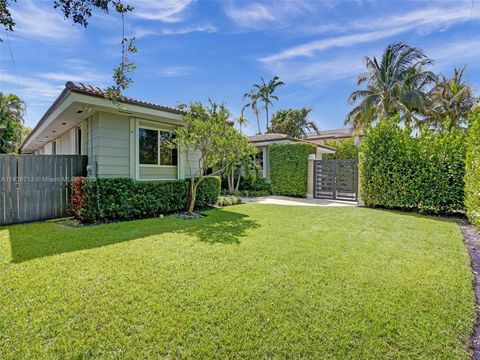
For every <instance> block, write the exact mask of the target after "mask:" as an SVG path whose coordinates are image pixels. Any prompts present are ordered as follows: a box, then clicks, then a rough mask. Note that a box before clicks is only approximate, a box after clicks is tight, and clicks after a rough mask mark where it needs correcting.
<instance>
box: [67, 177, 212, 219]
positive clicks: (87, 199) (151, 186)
mask: <svg viewBox="0 0 480 360" xmlns="http://www.w3.org/2000/svg"><path fill="white" fill-rule="evenodd" d="M77 179H78V178H76V179H75V182H74V186H75V187H76V188H78V180H77ZM83 184H84V185H83V194H84V198H83V199H82V200H79V199H78V195H79V193H80V191H76V193H75V195H76V196H75V197H74V198H72V201H74V200H75V205H76V206H75V207H74V206H72V209H73V208H75V209H77V210H76V211H75V212H74V213H73V215H75V216H76V217H77V218H79V220H81V221H82V222H84V223H93V222H97V221H102V222H103V221H116V220H130V219H141V218H149V217H155V216H158V215H161V214H168V213H171V212H175V211H181V210H183V209H184V208H185V203H186V199H187V194H188V189H189V180H178V181H168V182H145V181H135V180H132V179H129V178H112V179H103V178H85V180H84V181H83ZM197 193H198V195H197V200H196V203H195V206H196V207H197V208H205V207H208V206H211V205H213V204H215V203H216V202H217V198H218V196H219V194H220V179H219V178H218V177H215V176H212V177H205V178H204V179H203V180H202V182H201V183H200V185H199V186H198V189H197ZM79 203H80V204H81V205H82V209H81V210H80V211H79V210H78V204H79Z"/></svg>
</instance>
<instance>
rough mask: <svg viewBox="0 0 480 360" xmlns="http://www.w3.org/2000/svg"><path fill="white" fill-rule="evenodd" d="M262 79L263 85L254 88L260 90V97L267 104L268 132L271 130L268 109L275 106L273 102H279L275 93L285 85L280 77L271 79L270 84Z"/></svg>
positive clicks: (256, 85) (265, 107) (255, 85)
mask: <svg viewBox="0 0 480 360" xmlns="http://www.w3.org/2000/svg"><path fill="white" fill-rule="evenodd" d="M261 79H262V83H261V84H254V85H253V86H254V87H255V88H256V89H258V97H259V99H261V100H262V101H263V103H264V104H265V106H264V109H265V115H266V119H267V125H266V127H267V129H266V130H267V131H268V129H269V126H268V125H269V118H268V108H269V107H270V106H273V102H272V100H277V101H278V96H276V95H273V93H274V92H275V89H276V88H277V87H279V86H283V85H285V83H284V82H283V81H280V78H279V77H278V76H274V77H273V79H271V80H270V81H269V82H268V83H266V82H265V80H264V79H263V77H262V78H261Z"/></svg>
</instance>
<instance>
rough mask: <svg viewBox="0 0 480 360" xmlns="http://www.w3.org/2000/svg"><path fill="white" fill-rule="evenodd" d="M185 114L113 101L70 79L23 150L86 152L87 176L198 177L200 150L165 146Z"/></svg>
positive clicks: (128, 100)
mask: <svg viewBox="0 0 480 360" xmlns="http://www.w3.org/2000/svg"><path fill="white" fill-rule="evenodd" d="M184 114H185V113H184V112H183V111H182V110H179V109H176V108H173V107H168V106H164V105H159V104H154V103H150V102H145V101H140V100H135V99H132V98H128V97H126V98H124V100H123V101H122V102H121V104H118V105H114V104H113V103H112V102H111V101H109V100H106V99H105V92H104V90H102V89H100V88H97V87H92V86H87V85H84V84H78V83H72V82H67V83H66V84H65V89H64V90H63V91H62V93H61V94H60V96H59V97H58V98H57V99H56V100H55V102H54V103H53V104H52V106H51V107H50V108H49V109H48V110H47V112H46V113H45V115H44V116H43V117H42V118H41V120H40V121H39V122H38V124H37V126H36V127H35V128H34V129H33V131H32V132H31V133H30V135H29V136H28V138H27V139H26V140H25V141H24V143H23V145H22V146H21V152H22V153H23V154H60V155H87V156H88V168H87V170H88V174H89V176H98V177H105V178H111V177H130V178H133V179H136V180H176V179H184V178H188V177H190V176H191V175H198V172H199V166H198V159H199V157H200V154H199V153H188V154H187V153H186V152H185V151H183V150H182V149H169V148H167V147H166V146H165V145H164V144H165V140H167V139H169V138H171V137H172V136H174V133H173V131H174V130H175V129H176V128H178V127H179V126H182V125H183V120H182V119H183V118H182V116H183V115H184Z"/></svg>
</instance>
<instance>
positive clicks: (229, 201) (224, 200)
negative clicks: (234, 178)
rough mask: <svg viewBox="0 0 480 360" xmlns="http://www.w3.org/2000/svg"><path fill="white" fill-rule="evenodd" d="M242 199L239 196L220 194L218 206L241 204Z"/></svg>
mask: <svg viewBox="0 0 480 360" xmlns="http://www.w3.org/2000/svg"><path fill="white" fill-rule="evenodd" d="M241 202H242V200H240V198H239V197H238V196H234V195H228V196H219V198H218V200H217V206H220V207H225V206H231V205H237V204H240V203H241Z"/></svg>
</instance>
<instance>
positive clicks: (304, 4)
mask: <svg viewBox="0 0 480 360" xmlns="http://www.w3.org/2000/svg"><path fill="white" fill-rule="evenodd" d="M318 4H322V3H321V2H318V3H316V2H311V1H304V0H297V1H263V2H261V3H249V4H247V5H245V2H237V3H235V2H233V1H230V2H228V3H227V4H226V5H225V6H224V11H225V14H226V15H227V16H228V17H229V18H230V19H232V20H233V21H234V22H235V23H236V24H237V25H239V26H242V27H246V28H253V29H260V28H263V27H265V26H271V25H272V24H275V25H276V26H279V27H283V26H285V25H286V24H287V23H289V22H291V20H292V19H293V18H294V17H296V16H297V15H302V14H305V13H308V12H310V11H311V10H312V8H314V7H315V6H317V5H318ZM269 29H270V30H271V28H269Z"/></svg>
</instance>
